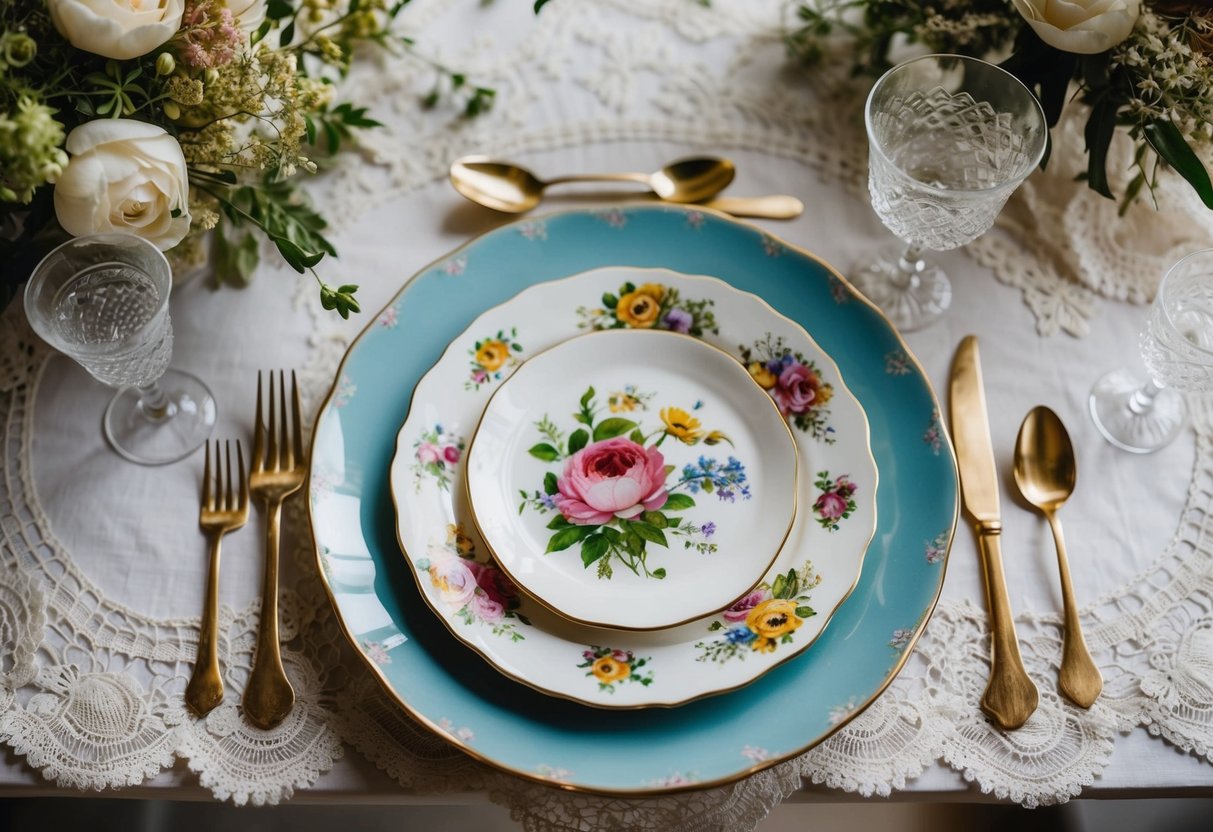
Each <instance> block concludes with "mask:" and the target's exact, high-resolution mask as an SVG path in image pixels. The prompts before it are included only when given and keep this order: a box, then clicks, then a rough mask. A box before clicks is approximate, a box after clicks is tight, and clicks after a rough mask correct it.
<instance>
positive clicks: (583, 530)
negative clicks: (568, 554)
mask: <svg viewBox="0 0 1213 832" xmlns="http://www.w3.org/2000/svg"><path fill="white" fill-rule="evenodd" d="M596 529H597V526H570V527H569V528H567V529H561V530H560V531H558V532H556V534H554V535H552V539H551V540H549V541H548V547H547V549H545V550H544V554H547V553H548V552H560V551H563V550H565V549H567V548H569V547H570V546H572V545H573V544H574V543H577V542H579V541H581V540H584V539H585V538H587V537H589V536H590V535H592V534H593V533H594V531H595V530H596Z"/></svg>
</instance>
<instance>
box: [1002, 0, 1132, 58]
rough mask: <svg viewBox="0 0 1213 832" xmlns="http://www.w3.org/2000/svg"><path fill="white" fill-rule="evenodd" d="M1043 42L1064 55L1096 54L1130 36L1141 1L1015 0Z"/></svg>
mask: <svg viewBox="0 0 1213 832" xmlns="http://www.w3.org/2000/svg"><path fill="white" fill-rule="evenodd" d="M1013 2H1014V3H1015V8H1016V9H1018V10H1019V13H1020V14H1021V15H1023V18H1024V20H1026V21H1028V25H1029V26H1031V27H1032V28H1033V29H1034V30H1036V34H1038V35H1040V39H1041V40H1043V41H1044V42H1045V43H1047V44H1049V46H1053V47H1056V48H1057V49H1060V50H1062V51H1063V52H1077V53H1078V54H1080V55H1094V54H1096V53H1099V52H1106V51H1108V50H1109V49H1111V48H1112V47H1113V46H1116V45H1117V44H1118V43H1120V42H1121V41H1122V40H1124V39H1125V38H1127V37H1128V36H1129V33H1130V32H1132V31H1133V24H1134V23H1136V22H1137V16H1138V15H1139V14H1141V0H1013Z"/></svg>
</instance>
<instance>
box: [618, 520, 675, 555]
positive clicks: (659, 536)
mask: <svg viewBox="0 0 1213 832" xmlns="http://www.w3.org/2000/svg"><path fill="white" fill-rule="evenodd" d="M628 528H630V529H631V530H632V531H634V532H635V533H636V534H637V535H639V536H640V537H641V538H642V539H644V540H647V541H648V542H650V543H656V544H657V545H659V546H665V547H667V548H668V547H669V545H670V544H669V543H667V542H666V539H665V532H663V531H662V530H661V529H659V528H657V527H656V526H654V525H651V524H649V523H645V522H644V521H642V520H633V521H632V522H631V523H629V524H628Z"/></svg>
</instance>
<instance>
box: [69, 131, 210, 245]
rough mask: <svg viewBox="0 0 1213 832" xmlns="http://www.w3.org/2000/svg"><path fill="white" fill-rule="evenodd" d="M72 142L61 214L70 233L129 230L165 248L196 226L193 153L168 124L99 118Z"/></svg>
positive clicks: (71, 137) (74, 133) (75, 133)
mask: <svg viewBox="0 0 1213 832" xmlns="http://www.w3.org/2000/svg"><path fill="white" fill-rule="evenodd" d="M65 146H66V148H67V152H68V153H70V154H71V159H70V161H69V162H68V163H67V167H66V168H64V169H63V173H62V174H61V175H60V176H59V181H58V182H57V183H56V185H55V214H56V215H57V216H58V218H59V224H60V225H62V226H63V228H64V229H65V230H66V231H67V232H68V233H69V234H72V235H73V236H77V237H78V236H80V235H82V234H95V233H97V232H100V231H125V232H128V233H130V234H137V235H138V236H140V237H143V238H144V239H146V240H148V241H149V242H151V243H154V244H155V245H156V247H157V248H159V249H160V250H161V251H165V250H167V249H170V248H172V247H173V246H175V245H177V243H179V242H181V239H182V238H183V237H184V236H185V235H186V233H187V232H188V231H189V230H190V214H189V208H188V204H189V180H188V178H187V175H186V169H185V156H183V155H182V153H181V145H179V144H177V140H176V139H174V138H173V137H172V136H170V135H169V134H168V133H166V132H164V130H162V129H160V128H159V127H156V126H155V125H153V124H147V123H145V122H142V121H132V120H130V119H125V118H112V119H111V118H106V119H98V120H96V121H89V122H86V123H84V124H82V125H80V126H79V127H77V128H76V129H75V130H73V131H72V132H71V133H69V134H68V136H67V142H66V143H65ZM174 212H177V216H173V214H174Z"/></svg>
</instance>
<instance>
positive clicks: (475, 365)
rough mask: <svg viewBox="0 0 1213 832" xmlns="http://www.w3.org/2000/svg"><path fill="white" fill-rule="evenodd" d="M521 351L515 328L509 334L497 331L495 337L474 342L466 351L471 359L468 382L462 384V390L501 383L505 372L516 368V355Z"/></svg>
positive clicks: (517, 362)
mask: <svg viewBox="0 0 1213 832" xmlns="http://www.w3.org/2000/svg"><path fill="white" fill-rule="evenodd" d="M522 351H523V346H522V344H520V343H518V329H517V328H516V327H511V328H510V331H509V332H506V331H504V330H500V329H499V330H497V334H496V335H492V336H489V337H487V338H482V339H480V340H478V341H476V343H474V344H472V347H471V349H469V350H468V355H470V356H471V357H472V360H471V370H470V373H469V377H468V380H467V381H465V382H464V383H463V387H464V389H465V390H479V389H480V388H481V387H483V386H484V385H486V384H490V383H492V382H494V381H501V379H503V378H505V375H506V370H508V369H510V368H511V367H517V366H518V364H519V361H518V354H519V353H521V352H522Z"/></svg>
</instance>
